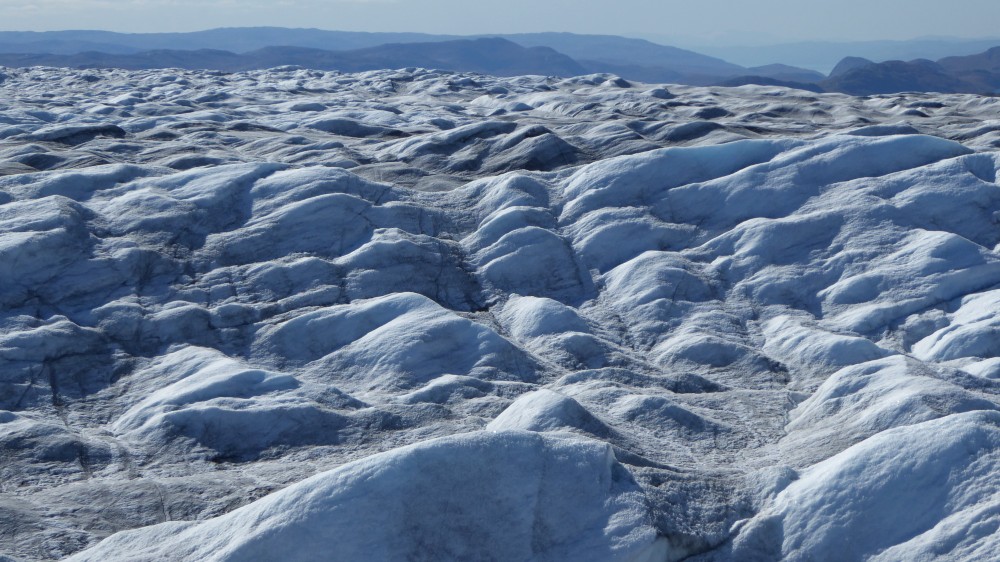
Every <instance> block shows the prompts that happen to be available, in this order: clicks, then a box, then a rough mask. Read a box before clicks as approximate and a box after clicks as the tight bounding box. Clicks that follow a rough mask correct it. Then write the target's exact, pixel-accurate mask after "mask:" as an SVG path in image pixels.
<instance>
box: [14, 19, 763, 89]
mask: <svg viewBox="0 0 1000 562" xmlns="http://www.w3.org/2000/svg"><path fill="white" fill-rule="evenodd" d="M487 37H500V38H503V39H507V40H510V41H513V42H514V43H517V44H519V45H522V46H524V47H549V48H551V49H555V50H556V51H558V52H560V53H563V54H565V55H568V56H569V57H571V58H573V59H576V60H577V61H578V62H580V64H581V65H582V67H583V68H585V70H583V71H581V72H582V73H593V72H611V73H615V74H620V75H627V77H628V78H631V79H634V80H642V81H648V82H687V83H711V82H715V81H718V79H719V78H720V77H728V76H736V75H740V74H746V71H745V69H744V68H743V67H741V66H738V65H734V64H731V63H728V62H726V61H724V60H721V59H717V58H714V57H709V56H705V55H702V54H699V53H695V52H692V51H687V50H684V49H678V48H676V47H668V46H665V45H658V44H656V43H652V42H649V41H646V40H642V39H630V38H626V37H618V36H613V35H577V34H572V33H530V34H516V35H499V36H477V37H466V36H457V35H428V34H421V33H362V32H350V31H326V30H320V29H286V28H278V27H254V28H222V29H211V30H207V31H198V32H192V33H114V32H107V31H51V32H0V53H19V54H23V53H47V54H60V55H79V54H82V53H90V52H101V53H108V54H137V53H140V52H145V51H162V50H171V51H173V50H200V49H208V50H213V51H214V50H219V51H230V52H233V53H238V54H250V53H253V52H255V51H259V50H261V49H264V48H268V47H275V46H282V47H300V48H307V49H318V50H324V51H354V50H361V49H369V48H376V47H381V46H382V45H387V44H419V43H424V44H425V43H442V42H448V41H458V40H469V39H475V38H487ZM464 70H472V68H466V69H464Z"/></svg>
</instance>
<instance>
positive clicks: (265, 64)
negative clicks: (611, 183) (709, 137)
mask: <svg viewBox="0 0 1000 562" xmlns="http://www.w3.org/2000/svg"><path fill="white" fill-rule="evenodd" d="M984 41H985V40H984ZM883 43H884V45H883ZM925 43H926V44H924V43H915V44H914V45H917V46H919V45H924V47H925V51H926V50H933V48H937V47H940V44H941V42H940V41H939V42H937V43H935V42H932V41H929V42H925ZM983 44H984V45H986V44H988V43H983ZM823 45H826V44H823ZM862 45H867V47H868V50H869V51H877V49H875V43H873V44H872V45H868V44H862ZM878 45H882V46H883V47H884V48H883V51H885V50H886V49H888V46H892V45H895V46H896V47H897V51H896V52H903V51H901V50H900V49H902V47H901V46H900V45H901V44H899V43H893V42H881V43H878ZM961 45H962V46H963V48H964V49H968V48H969V47H970V46H971V45H973V43H971V42H965V43H961ZM911 47H913V48H916V47H915V46H913V45H911ZM844 49H845V51H846V52H851V51H849V50H848V47H846V46H845V47H844ZM806 50H808V49H806ZM889 50H890V51H891V49H889ZM792 52H794V49H791V48H788V49H786V51H785V53H786V55H788V54H789V53H792ZM909 52H912V51H909ZM935 52H943V51H940V49H939V50H938V51H935ZM775 56H778V53H775ZM784 60H789V59H787V58H785V59H784ZM0 65H2V66H10V67H25V66H54V67H70V68H108V67H112V68H125V69H149V68H184V69H212V70H220V71H225V72H237V71H244V70H253V69H263V68H272V67H276V66H301V67H304V68H313V69H318V70H340V71H344V72H357V71H367V70H377V69H383V68H408V67H424V68H437V69H441V70H452V71H465V72H479V73H483V74H492V75H496V76H516V75H524V74H536V75H551V76H577V75H583V74H593V73H610V74H616V75H618V76H621V77H623V78H625V79H629V80H637V81H642V82H649V83H680V84H692V85H723V86H740V85H744V84H760V85H777V86H787V87H793V88H799V89H804V90H810V91H816V92H821V91H827V92H842V93H848V94H853V95H871V94H883V93H893V92H900V91H936V92H943V93H954V92H965V93H991V92H995V91H997V90H1000V48H997V47H994V48H991V49H989V50H986V51H985V52H981V53H979V54H971V55H963V56H947V57H944V58H940V59H939V60H937V61H932V60H928V59H923V58H918V59H915V60H911V61H909V62H906V61H902V60H889V61H884V62H876V61H874V60H872V59H869V58H865V57H857V56H850V57H845V58H842V59H841V60H840V62H839V63H838V64H837V65H835V66H834V68H833V71H832V72H831V73H830V75H829V76H826V75H824V74H822V73H820V72H817V71H815V70H810V69H808V68H802V67H799V66H793V65H789V64H781V63H771V64H764V65H760V66H752V67H744V66H740V65H738V64H733V63H731V62H727V61H726V60H723V59H721V58H716V57H713V56H708V55H705V54H701V53H697V52H694V51H689V50H685V49H681V48H677V47H671V46H666V45H660V44H657V43H654V42H651V41H647V40H644V39H634V38H627V37H619V36H613V35H580V34H573V33H527V34H513V35H501V36H457V35H430V34H421V33H364V32H346V31H326V30H318V29H287V28H278V27H255V28H222V29H213V30H206V31H199V32H191V33H137V34H130V33H116V32H108V31H51V32H0Z"/></svg>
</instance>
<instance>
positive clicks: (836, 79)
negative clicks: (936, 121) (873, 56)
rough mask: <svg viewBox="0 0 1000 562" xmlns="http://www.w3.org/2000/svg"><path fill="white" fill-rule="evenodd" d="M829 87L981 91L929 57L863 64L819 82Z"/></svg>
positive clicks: (856, 91)
mask: <svg viewBox="0 0 1000 562" xmlns="http://www.w3.org/2000/svg"><path fill="white" fill-rule="evenodd" d="M820 86H822V87H823V88H825V89H826V90H828V91H833V92H843V93H845V94H851V95H856V96H866V95H873V94H890V93H896V92H941V93H959V92H971V93H983V92H984V91H983V90H979V89H977V87H976V86H974V85H973V84H970V83H969V82H967V81H965V80H963V79H962V78H959V77H957V76H955V75H952V74H950V73H949V72H948V71H947V69H945V68H944V67H942V66H941V65H940V64H938V63H936V62H932V61H929V60H915V61H910V62H903V61H887V62H880V63H872V64H862V65H859V66H856V67H854V68H851V69H849V70H846V71H843V72H841V73H839V74H836V75H834V76H831V77H830V78H828V79H826V80H824V81H822V82H820Z"/></svg>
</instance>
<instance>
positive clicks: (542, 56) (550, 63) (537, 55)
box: [0, 38, 587, 76]
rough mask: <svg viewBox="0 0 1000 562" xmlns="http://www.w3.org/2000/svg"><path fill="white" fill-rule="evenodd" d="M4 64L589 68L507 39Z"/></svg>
mask: <svg viewBox="0 0 1000 562" xmlns="http://www.w3.org/2000/svg"><path fill="white" fill-rule="evenodd" d="M0 65H4V66H63V67H72V68H125V69H145V68H185V69H212V70H223V71H227V72H236V71H241V70H252V69H260V68H271V67H275V66H285V65H299V66H303V67H307V68H315V69H320V70H341V71H345V72H357V71H364V70H376V69H382V68H404V67H415V66H419V67H426V68H438V69H442V70H463V71H468V72H481V73H484V74H493V75H497V76H517V75H522V74H543V75H556V76H576V75H580V74H586V73H587V70H586V69H585V68H584V67H582V66H581V65H580V64H579V63H577V62H576V61H574V60H573V59H572V58H570V57H567V56H566V55H563V54H561V53H558V52H556V51H555V50H553V49H550V48H547V47H531V48H527V47H522V46H521V45H518V44H516V43H513V42H511V41H507V40H506V39H499V38H492V39H464V40H458V41H443V42H436V43H418V44H389V45H381V46H378V47H371V48H367V49H357V50H353V51H325V50H321V49H309V48H302V47H266V48H263V49H258V50H255V51H251V52H249V53H233V52H230V51H222V50H214V49H199V50H169V49H160V50H151V51H144V52H141V53H131V54H113V53H98V52H86V53H79V54H73V55H49V54H0Z"/></svg>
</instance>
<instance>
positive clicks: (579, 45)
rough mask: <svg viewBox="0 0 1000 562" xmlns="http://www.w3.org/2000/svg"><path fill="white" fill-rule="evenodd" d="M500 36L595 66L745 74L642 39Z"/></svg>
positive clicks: (711, 59)
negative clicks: (544, 48) (547, 49)
mask: <svg viewBox="0 0 1000 562" xmlns="http://www.w3.org/2000/svg"><path fill="white" fill-rule="evenodd" d="M502 37H504V38H505V39H510V40H511V41H514V42H515V43H518V44H520V45H524V46H525V47H540V46H546V47H552V48H553V49H555V50H557V51H559V52H561V53H565V54H567V55H569V56H571V57H573V58H575V59H576V60H578V61H587V64H588V65H590V66H591V67H595V68H597V67H599V66H600V65H601V64H607V65H612V66H623V65H624V66H630V67H635V68H645V69H647V71H648V72H655V71H657V70H660V71H664V70H666V71H670V72H674V73H677V74H681V75H708V76H734V75H737V74H743V73H745V69H744V68H743V67H741V66H739V65H735V64H732V63H729V62H726V61H724V60H722V59H718V58H715V57H709V56H706V55H702V54H700V53H696V52H694V51H687V50H684V49H679V48H677V47H668V46H665V45H659V44H656V43H652V42H650V41H646V40H645V39H632V38H628V37H618V36H615V35H578V34H575V33H519V34H515V35H503V36H502ZM601 71H603V70H601ZM636 80H639V78H636Z"/></svg>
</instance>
